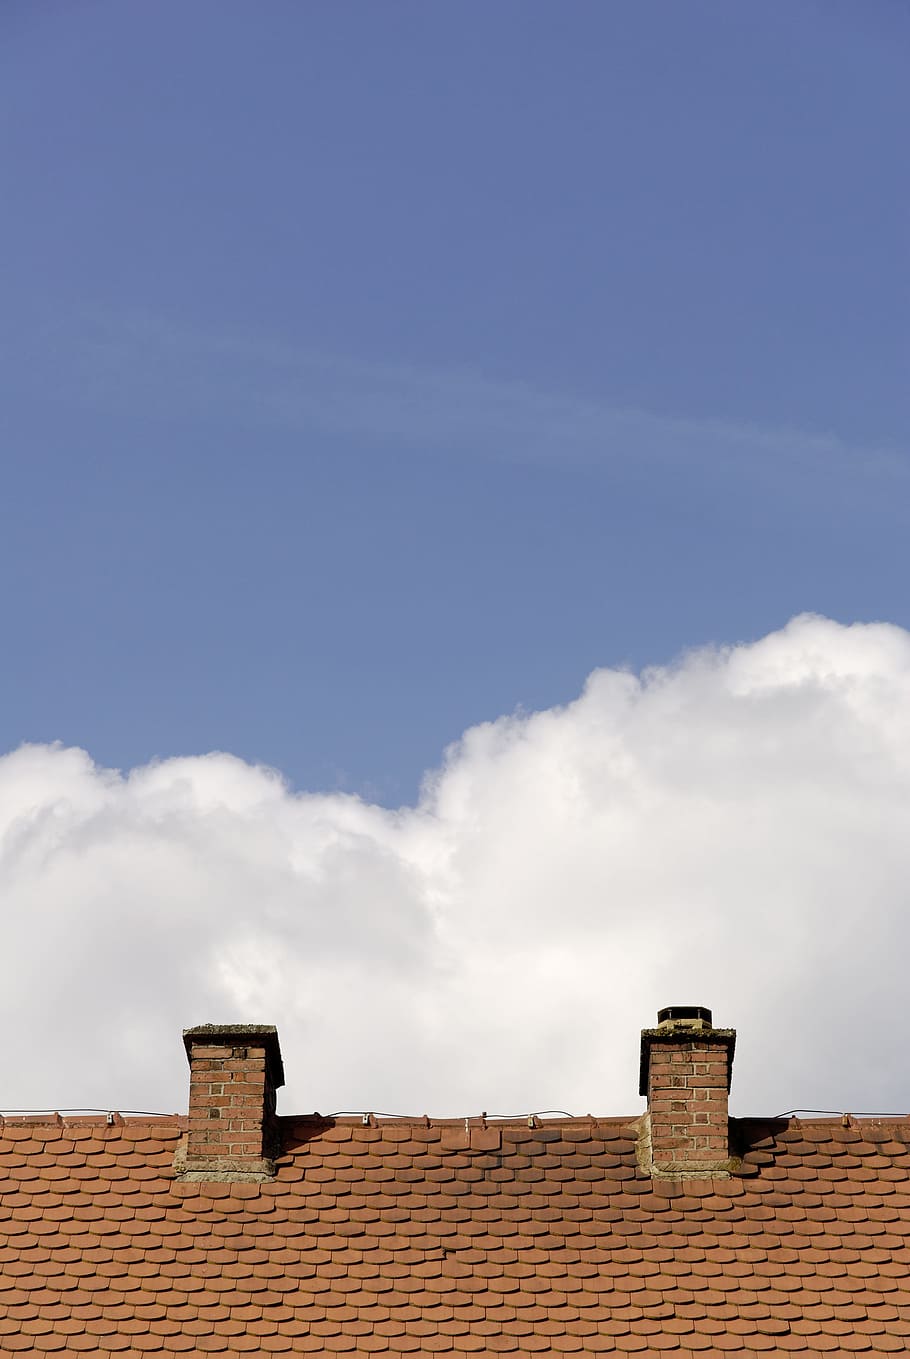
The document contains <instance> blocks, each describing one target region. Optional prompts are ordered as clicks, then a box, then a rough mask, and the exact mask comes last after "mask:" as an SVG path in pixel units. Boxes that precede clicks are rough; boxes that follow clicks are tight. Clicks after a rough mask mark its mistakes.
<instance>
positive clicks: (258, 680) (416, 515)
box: [0, 0, 910, 805]
mask: <svg viewBox="0 0 910 1359" xmlns="http://www.w3.org/2000/svg"><path fill="white" fill-rule="evenodd" d="M908 41H910V15H908V12H907V10H906V9H905V8H904V7H903V6H901V5H898V4H895V3H890V0H868V2H867V3H864V4H861V5H847V4H843V3H830V4H825V5H822V4H815V3H808V0H788V3H786V4H784V3H772V4H762V5H757V4H751V5H750V4H738V5H730V4H726V3H720V2H719V0H718V2H717V3H710V4H709V3H698V2H697V0H690V3H687V4H686V5H678V4H675V3H669V2H668V3H642V2H641V0H636V3H620V2H619V0H617V3H613V4H610V5H604V4H602V3H585V2H584V0H576V2H575V3H573V4H571V5H561V4H560V5H557V4H553V3H550V4H541V3H535V2H534V0H521V3H518V2H517V0H516V2H515V3H512V2H511V0H498V3H497V4H495V5H492V4H487V3H471V2H467V3H466V2H464V0H463V2H462V3H459V4H457V5H454V4H453V5H427V4H424V3H417V2H416V0H415V2H414V3H398V2H396V0H388V3H383V4H381V5H380V4H376V3H353V2H351V3H346V4H344V5H339V4H336V3H307V4H305V5H301V4H298V3H290V2H287V3H282V0H272V2H271V3H270V4H268V5H253V4H249V3H246V4H240V3H233V0H195V2H194V3H193V4H192V5H187V4H185V3H171V2H170V0H157V3H156V4H155V5H147V4H142V3H136V2H134V0H81V2H80V3H79V4H73V3H71V2H70V0H67V2H66V3H62V2H61V3H52V2H51V0H29V3H20V2H18V0H6V3H5V4H4V5H3V7H2V12H0V168H2V174H3V182H4V185H5V186H6V193H5V194H4V199H5V206H4V210H3V213H2V214H0V260H2V265H0V268H2V272H3V299H4V302H3V307H2V312H0V352H2V369H0V373H2V377H0V381H2V386H3V396H2V412H3V414H2V424H0V438H2V448H3V496H2V511H0V512H2V532H0V618H2V627H3V649H4V654H3V665H2V668H0V748H2V749H5V750H8V749H12V748H14V747H16V746H18V745H19V744H20V743H21V742H22V741H50V740H60V741H63V742H64V743H66V744H76V745H80V746H83V747H84V748H85V749H86V750H88V751H89V753H90V754H91V755H92V757H93V758H94V759H95V760H97V761H98V762H99V763H101V764H105V765H113V766H117V767H129V766H132V765H136V764H140V763H143V762H145V761H147V760H149V759H150V758H152V757H154V756H162V757H164V756H170V755H174V754H193V753H198V752H204V751H208V750H212V749H223V750H229V751H231V752H233V753H234V754H236V755H239V756H241V757H243V758H244V759H247V760H253V761H264V762H267V763H269V764H272V765H274V766H276V767H277V768H279V769H281V770H282V771H283V772H284V773H285V774H286V775H287V776H288V777H289V779H290V780H291V781H292V783H293V784H294V785H295V786H296V787H301V788H310V789H319V788H343V789H349V790H352V791H360V792H363V793H365V794H366V795H368V796H369V797H371V798H373V799H375V800H377V801H379V802H382V803H386V804H388V805H396V804H398V803H400V802H402V801H411V800H413V798H414V796H415V793H416V789H417V785H418V782H419V780H420V778H421V776H422V774H423V771H424V770H425V769H427V768H428V767H432V766H433V765H435V764H436V763H437V762H438V760H439V758H440V756H441V752H442V750H443V748H444V746H445V745H446V743H447V742H449V741H451V740H453V739H455V738H457V737H458V736H459V735H460V734H461V732H462V731H464V729H465V728H466V727H467V726H469V725H470V724H472V723H475V722H478V721H480V720H483V719H487V718H495V717H497V716H498V715H500V714H502V713H507V712H510V711H512V710H514V709H515V708H516V707H519V706H521V707H524V708H527V709H537V708H545V707H549V706H551V705H553V704H556V703H561V702H566V701H569V700H570V699H572V698H573V697H574V696H575V695H576V694H577V693H578V691H579V689H580V687H581V685H582V683H583V681H584V678H585V676H586V675H587V674H588V673H589V672H590V671H591V670H592V669H593V668H595V667H597V666H600V665H613V666H615V665H623V664H628V665H631V666H633V667H636V668H637V667H640V666H642V665H646V664H648V663H652V662H660V661H664V660H667V659H668V658H671V657H672V656H674V655H675V654H677V653H678V652H679V651H680V650H681V649H683V648H686V647H689V646H693V645H697V644H700V643H703V642H707V641H711V640H716V641H736V640H739V639H748V638H753V637H759V636H761V635H763V634H764V633H766V632H768V631H770V630H772V629H774V628H776V627H779V626H781V625H782V624H783V623H784V622H785V621H786V620H787V619H788V618H789V617H790V616H792V615H793V614H795V613H798V612H801V611H805V610H811V611H817V612H820V613H824V614H827V615H829V616H831V617H833V618H835V619H839V620H841V621H850V620H853V619H861V620H867V621H870V620H875V619H886V620H889V621H891V622H894V623H898V624H901V625H902V626H905V627H906V626H908V625H910V606H908V602H907V590H906V579H907V574H908V549H907V543H908V540H910V534H908V518H910V516H908V509H907V507H908V475H910V457H908V445H907V416H908V404H910V402H908V384H907V377H906V370H907V357H908V335H907V318H908V247H907V241H908V211H907V208H908V191H907V176H906V135H907V127H908V113H910V91H908V85H907V81H906V67H907V53H908Z"/></svg>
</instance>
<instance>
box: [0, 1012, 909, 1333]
mask: <svg viewBox="0 0 910 1359" xmlns="http://www.w3.org/2000/svg"><path fill="white" fill-rule="evenodd" d="M184 1042H185V1044H186V1051H187V1055H188V1058H189V1066H190V1099H189V1115H188V1117H187V1118H178V1117H176V1116H175V1117H165V1118H153V1117H138V1118H123V1117H121V1116H119V1115H108V1116H107V1117H104V1116H101V1117H95V1118H89V1117H80V1118H67V1119H64V1118H61V1117H60V1116H54V1117H47V1116H44V1117H40V1118H18V1117H17V1118H8V1119H6V1120H5V1121H4V1123H3V1125H2V1137H0V1176H2V1179H0V1353H2V1354H3V1355H6V1354H20V1353H35V1354H45V1353H48V1354H52V1353H53V1354H61V1355H68V1354H71V1353H82V1352H86V1353H91V1354H96V1355H102V1356H106V1355H118V1356H122V1355H145V1354H150V1353H151V1354H158V1355H175V1354H225V1355H236V1354H295V1355H296V1354H357V1355H359V1354H390V1355H399V1354H402V1355H403V1354H407V1355H416V1354H425V1353H429V1354H438V1353H451V1354H479V1355H483V1354H503V1353H511V1354H516V1355H526V1354H601V1355H608V1354H626V1353H639V1354H651V1353H663V1352H668V1353H672V1354H673V1355H675V1356H677V1359H681V1356H699V1357H704V1356H711V1355H726V1354H730V1353H734V1354H741V1355H751V1354H764V1353H769V1354H778V1353H787V1354H789V1353H790V1352H794V1351H805V1352H807V1353H809V1354H818V1353H822V1354H828V1355H831V1354H856V1353H867V1354H878V1353H887V1354H902V1353H910V1121H908V1119H906V1118H894V1119H882V1118H870V1119H861V1118H853V1117H851V1116H849V1115H847V1114H844V1115H843V1116H842V1117H835V1118H823V1119H817V1120H816V1119H811V1120H801V1119H796V1118H777V1119H731V1118H729V1117H728V1110H727V1096H728V1090H729V1086H730V1075H731V1069H732V1062H733V1055H734V1045H735V1034H734V1033H733V1031H732V1030H729V1029H718V1028H715V1027H714V1026H713V1024H712V1019H711V1015H710V1012H709V1011H707V1010H704V1009H700V1008H699V1007H683V1008H680V1007H671V1008H670V1009H668V1010H665V1011H662V1012H661V1014H660V1016H659V1022H658V1024H657V1025H656V1027H654V1028H649V1029H646V1030H645V1031H644V1032H643V1034H642V1036H641V1090H642V1093H643V1094H646V1095H647V1098H648V1113H647V1114H646V1115H645V1116H644V1117H638V1116H630V1117H619V1118H614V1117H610V1118H601V1117H583V1118H554V1119H549V1118H548V1119H541V1118H538V1117H536V1116H534V1115H530V1116H528V1117H527V1118H522V1119H516V1120H503V1121H495V1122H494V1121H489V1120H487V1119H485V1118H467V1119H454V1120H451V1119H449V1120H440V1119H431V1118H421V1119H413V1118H412V1119H397V1118H392V1119H385V1118H380V1119H378V1118H375V1117H373V1116H371V1115H364V1116H356V1117H344V1118H343V1117H337V1118H325V1117H320V1116H319V1115H310V1116H305V1117H286V1116H282V1117H277V1116H276V1114H275V1091H276V1090H277V1089H278V1088H279V1087H280V1086H281V1084H282V1081H283V1068H282V1059H281V1053H280V1050H279V1045H278V1035H277V1033H276V1031H275V1030H274V1029H273V1028H271V1027H267V1026H238V1025H226V1026H215V1025H204V1026H201V1027H198V1028H192V1029H188V1030H187V1031H186V1032H185V1033H184Z"/></svg>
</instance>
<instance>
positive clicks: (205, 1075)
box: [175, 1024, 284, 1181]
mask: <svg viewBox="0 0 910 1359" xmlns="http://www.w3.org/2000/svg"><path fill="white" fill-rule="evenodd" d="M183 1043H184V1046H185V1048H186V1055H187V1058H188V1060H189V1064H190V1111H189V1119H188V1124H187V1127H188V1132H187V1140H186V1147H185V1149H181V1151H180V1152H178V1157H177V1161H175V1170H176V1172H177V1174H178V1177H179V1178H180V1179H183V1180H229V1181H230V1180H239V1181H257V1180H264V1179H269V1178H270V1177H271V1176H272V1175H274V1173H275V1165H274V1161H273V1159H272V1158H273V1156H274V1155H275V1153H276V1151H277V1146H276V1132H277V1128H276V1124H275V1091H276V1090H277V1089H278V1087H279V1086H281V1085H284V1067H283V1066H282V1063H281V1049H280V1048H279V1046H278V1030H277V1029H276V1028H275V1027H274V1026H273V1025H271V1024H199V1025H197V1026H196V1027H195V1028H192V1029H184V1030H183Z"/></svg>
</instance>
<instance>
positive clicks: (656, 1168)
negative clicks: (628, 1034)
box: [639, 1005, 736, 1178]
mask: <svg viewBox="0 0 910 1359" xmlns="http://www.w3.org/2000/svg"><path fill="white" fill-rule="evenodd" d="M735 1044H736V1032H735V1030H734V1029H715V1028H714V1027H713V1025H712V1021H711V1011H710V1010H708V1009H705V1007H704V1006H702V1005H669V1006H667V1007H666V1008H665V1009H663V1010H659V1011H658V1014H657V1028H656V1029H643V1030H642V1035H641V1079H640V1084H639V1093H640V1094H642V1095H647V1097H648V1117H647V1120H646V1121H647V1125H648V1127H649V1131H650V1148H649V1155H648V1156H647V1158H646V1159H647V1161H648V1167H649V1169H650V1172H651V1174H652V1175H654V1176H655V1177H657V1178H661V1177H667V1176H699V1175H701V1176H712V1175H725V1174H728V1173H729V1169H730V1145H729V1132H728V1114H727V1096H728V1093H729V1090H730V1078H731V1073H732V1067H733V1049H734V1046H735Z"/></svg>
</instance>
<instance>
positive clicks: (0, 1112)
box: [0, 1105, 179, 1118]
mask: <svg viewBox="0 0 910 1359" xmlns="http://www.w3.org/2000/svg"><path fill="white" fill-rule="evenodd" d="M29 1114H133V1115H136V1114H139V1115H145V1116H146V1117H147V1118H177V1117H179V1115H177V1114H175V1113H174V1111H173V1109H171V1110H168V1112H167V1113H162V1112H161V1110H160V1109H89V1108H87V1107H86V1106H85V1105H80V1106H79V1107H78V1108H76V1109H0V1118H8V1117H10V1116H13V1117H17V1116H27V1115H29Z"/></svg>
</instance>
